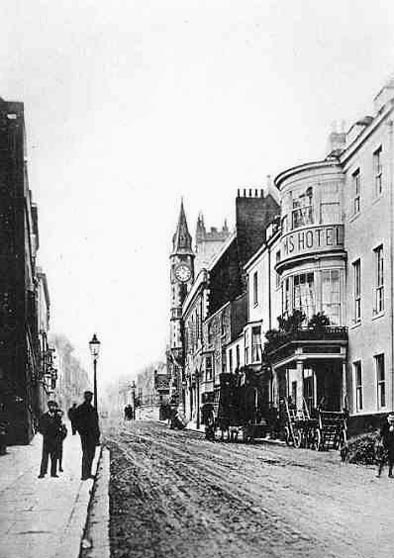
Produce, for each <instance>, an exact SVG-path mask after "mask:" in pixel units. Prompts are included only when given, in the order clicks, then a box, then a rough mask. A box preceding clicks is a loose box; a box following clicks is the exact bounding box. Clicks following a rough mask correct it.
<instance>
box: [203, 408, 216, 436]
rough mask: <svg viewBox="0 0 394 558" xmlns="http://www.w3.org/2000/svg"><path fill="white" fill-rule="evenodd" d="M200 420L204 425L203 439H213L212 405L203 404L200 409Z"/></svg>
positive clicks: (213, 419) (213, 414)
mask: <svg viewBox="0 0 394 558" xmlns="http://www.w3.org/2000/svg"><path fill="white" fill-rule="evenodd" d="M201 419H202V421H201V422H202V423H203V424H204V425H205V439H206V440H211V441H212V440H214V439H215V411H214V407H213V404H212V403H204V404H203V405H202V407H201Z"/></svg>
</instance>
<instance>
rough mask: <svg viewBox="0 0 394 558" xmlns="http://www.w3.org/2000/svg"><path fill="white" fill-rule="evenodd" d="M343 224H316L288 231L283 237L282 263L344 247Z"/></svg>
mask: <svg viewBox="0 0 394 558" xmlns="http://www.w3.org/2000/svg"><path fill="white" fill-rule="evenodd" d="M343 245H344V227H343V225H316V226H312V227H303V228H302V229H296V230H294V231H292V232H290V233H287V234H285V235H283V236H282V238H281V252H280V256H281V258H280V263H282V262H283V261H285V260H287V259H289V258H294V257H299V256H303V255H309V254H312V253H316V252H317V253H320V252H329V251H330V250H338V249H339V250H340V249H343Z"/></svg>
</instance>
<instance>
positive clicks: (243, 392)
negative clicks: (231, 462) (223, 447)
mask: <svg viewBox="0 0 394 558" xmlns="http://www.w3.org/2000/svg"><path fill="white" fill-rule="evenodd" d="M259 382H260V377H259V374H258V373H255V372H253V371H247V373H245V372H244V373H242V374H226V373H222V374H220V389H219V390H217V392H216V394H215V411H216V428H217V429H219V430H220V431H221V439H222V440H224V435H225V433H227V439H228V440H233V441H235V440H236V439H238V438H239V437H240V438H241V439H242V441H244V442H253V441H254V440H255V439H256V438H264V437H265V436H266V435H267V432H268V426H267V422H266V421H265V420H264V418H263V416H262V412H261V402H262V390H261V386H260V383H259Z"/></svg>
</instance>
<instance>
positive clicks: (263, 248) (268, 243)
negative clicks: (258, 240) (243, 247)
mask: <svg viewBox="0 0 394 558" xmlns="http://www.w3.org/2000/svg"><path fill="white" fill-rule="evenodd" d="M280 235H281V231H280V227H279V228H278V230H277V231H275V232H274V234H273V235H271V236H270V237H269V238H268V240H266V241H265V242H263V244H262V245H261V246H260V248H259V249H258V250H257V252H255V253H254V254H253V256H251V257H250V258H249V260H248V261H247V262H246V264H245V265H244V266H243V269H244V270H245V271H247V270H248V269H249V268H250V267H252V265H253V264H254V263H255V262H256V260H258V258H259V257H260V256H261V255H262V254H264V252H265V251H266V250H269V248H271V245H272V244H274V242H275V241H276V240H277V239H279V238H280Z"/></svg>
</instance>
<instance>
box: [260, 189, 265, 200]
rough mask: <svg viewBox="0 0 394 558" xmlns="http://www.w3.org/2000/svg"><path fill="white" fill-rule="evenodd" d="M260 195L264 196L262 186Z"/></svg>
mask: <svg viewBox="0 0 394 558" xmlns="http://www.w3.org/2000/svg"><path fill="white" fill-rule="evenodd" d="M260 196H261V197H262V198H264V190H263V189H262V188H261V190H260Z"/></svg>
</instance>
